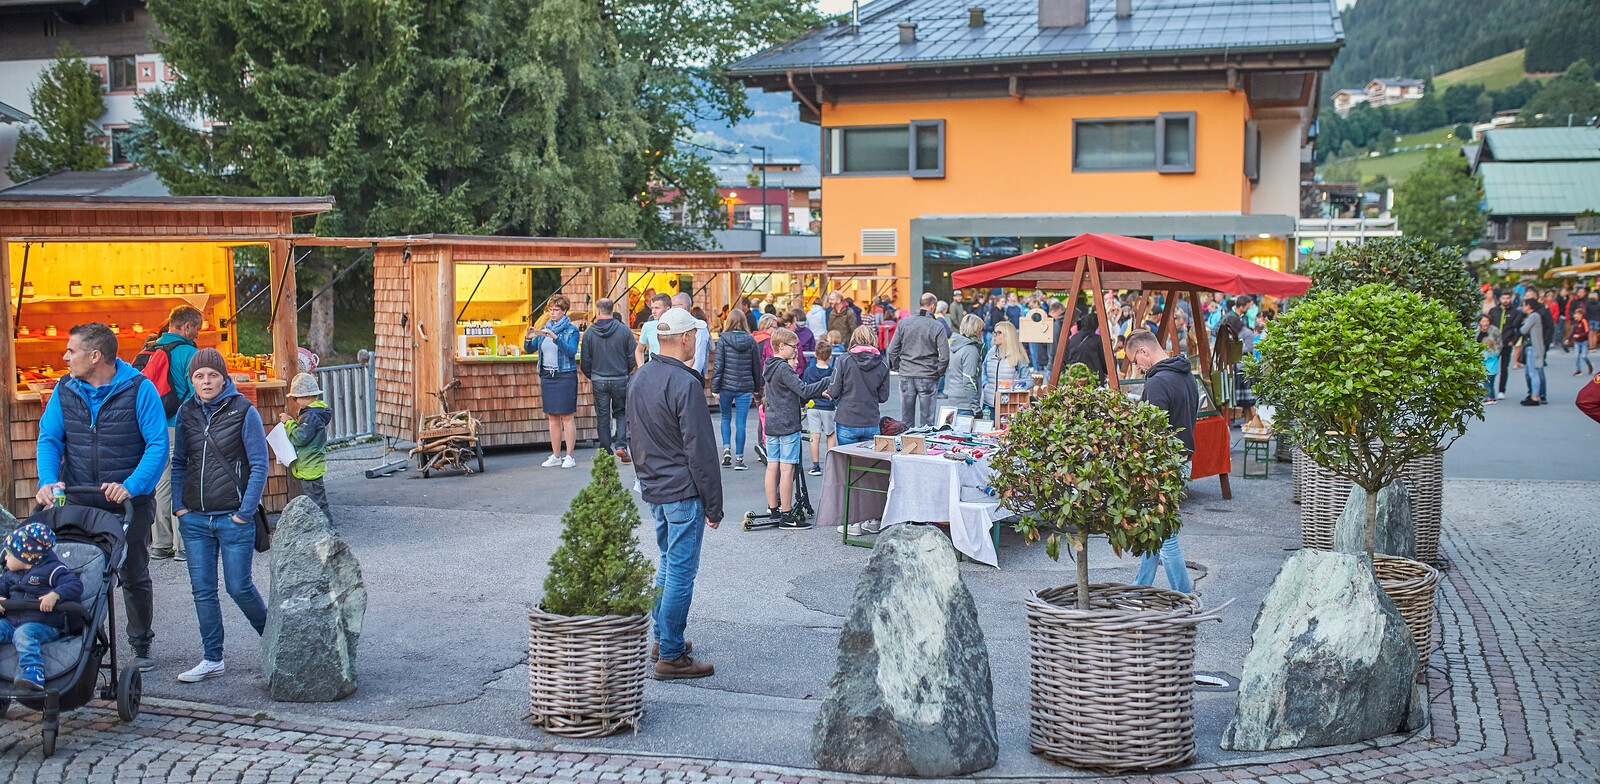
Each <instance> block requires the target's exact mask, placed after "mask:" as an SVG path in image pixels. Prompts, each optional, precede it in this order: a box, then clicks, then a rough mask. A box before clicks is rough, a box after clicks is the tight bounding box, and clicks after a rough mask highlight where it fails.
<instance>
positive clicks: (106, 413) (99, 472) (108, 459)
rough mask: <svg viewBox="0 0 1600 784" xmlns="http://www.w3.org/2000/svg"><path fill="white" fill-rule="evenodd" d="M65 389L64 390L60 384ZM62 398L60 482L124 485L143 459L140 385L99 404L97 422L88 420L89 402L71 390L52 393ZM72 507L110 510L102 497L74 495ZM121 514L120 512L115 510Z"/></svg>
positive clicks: (119, 391) (119, 392) (111, 396)
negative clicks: (62, 433)
mask: <svg viewBox="0 0 1600 784" xmlns="http://www.w3.org/2000/svg"><path fill="white" fill-rule="evenodd" d="M63 386H65V385H63ZM56 396H57V397H59V398H60V399H61V419H62V426H63V428H64V429H65V430H66V438H65V439H64V443H63V444H62V447H61V448H62V466H61V481H62V482H65V483H66V485H67V486H68V487H72V486H75V485H93V486H96V487H98V486H100V485H102V484H105V483H107V482H118V483H121V482H125V481H127V479H128V477H129V476H131V475H132V474H133V470H134V469H135V468H138V467H139V461H140V460H142V459H143V458H144V447H145V444H144V434H143V432H142V431H140V429H139V405H138V402H139V384H137V383H134V384H127V385H125V386H123V387H122V388H121V389H118V390H117V391H115V392H112V393H111V395H110V396H109V397H107V398H106V400H105V402H104V403H101V404H100V413H99V416H98V417H95V418H94V419H93V420H91V418H90V415H89V401H88V400H85V399H84V397H83V395H81V394H79V393H77V392H75V391H73V390H71V389H60V390H57V392H56ZM72 502H73V503H75V504H84V505H88V506H98V507H101V508H111V506H110V505H109V504H108V503H107V502H106V499H105V496H103V495H85V496H73V497H72ZM117 510H118V511H121V507H117Z"/></svg>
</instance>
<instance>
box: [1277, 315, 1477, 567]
mask: <svg viewBox="0 0 1600 784" xmlns="http://www.w3.org/2000/svg"><path fill="white" fill-rule="evenodd" d="M1256 350H1257V351H1258V352H1260V355H1261V358H1260V360H1259V361H1258V360H1255V359H1253V358H1249V359H1247V360H1246V369H1245V372H1246V373H1248V374H1250V375H1252V376H1254V377H1256V378H1257V379H1259V381H1257V382H1256V385H1255V391H1256V396H1257V397H1258V398H1259V399H1260V400H1262V401H1264V402H1267V403H1271V404H1272V405H1274V406H1276V407H1277V415H1276V417H1274V420H1273V421H1274V423H1275V427H1277V428H1278V429H1279V430H1281V431H1287V432H1288V433H1289V434H1290V435H1291V436H1292V437H1293V439H1294V441H1295V443H1296V444H1298V445H1299V446H1300V447H1301V448H1302V449H1304V450H1305V452H1306V455H1307V456H1309V457H1310V458H1311V460H1312V461H1313V462H1315V463H1316V464H1317V465H1320V466H1322V467H1324V468H1326V469H1328V470H1329V471H1332V472H1334V473H1336V474H1339V475H1340V476H1344V477H1348V478H1349V479H1350V480H1351V481H1352V482H1354V483H1356V484H1357V485H1360V486H1361V487H1362V488H1363V489H1365V490H1366V491H1367V512H1366V547H1367V552H1368V553H1371V552H1372V551H1373V539H1374V536H1375V534H1376V529H1375V524H1376V511H1377V509H1376V504H1377V498H1378V491H1379V490H1380V489H1382V488H1383V487H1384V486H1385V485H1387V484H1389V483H1390V482H1393V481H1394V480H1395V479H1397V478H1399V476H1400V471H1401V468H1402V467H1403V466H1404V465H1405V464H1406V463H1407V462H1409V461H1411V460H1414V459H1416V458H1418V457H1422V456H1423V455H1426V454H1429V453H1431V452H1432V451H1433V450H1435V449H1437V448H1439V447H1440V446H1441V445H1443V446H1449V444H1450V443H1453V442H1454V441H1455V439H1457V438H1459V437H1460V436H1461V433H1462V432H1463V431H1465V430H1466V427H1467V421H1468V419H1469V418H1470V417H1476V418H1478V419H1482V418H1483V363H1482V362H1483V360H1482V352H1481V349H1480V347H1479V346H1478V345H1476V344H1475V343H1474V342H1473V336H1472V334H1471V333H1469V332H1467V331H1466V330H1463V329H1462V328H1461V325H1460V324H1459V323H1458V314H1456V313H1454V312H1452V311H1450V310H1447V309H1446V308H1445V306H1444V305H1442V304H1440V303H1439V302H1437V301H1434V300H1431V299H1424V298H1423V297H1422V296H1419V295H1418V294H1415V293H1413V292H1410V291H1400V290H1398V289H1396V288H1394V287H1393V286H1388V285H1385V284H1381V283H1370V284H1367V285H1365V286H1361V287H1359V288H1356V289H1354V290H1352V291H1346V292H1342V293H1337V294H1324V295H1322V296H1317V297H1310V298H1308V299H1307V300H1306V301H1305V302H1302V303H1301V304H1300V305H1299V306H1297V307H1295V308H1294V309H1293V310H1290V311H1289V312H1287V313H1285V314H1283V315H1281V316H1279V317H1278V319H1277V321H1275V322H1273V325H1272V329H1270V330H1268V331H1267V333H1266V334H1265V335H1263V336H1262V337H1261V338H1260V339H1258V340H1257V341H1256Z"/></svg>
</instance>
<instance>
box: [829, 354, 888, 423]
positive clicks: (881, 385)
mask: <svg viewBox="0 0 1600 784" xmlns="http://www.w3.org/2000/svg"><path fill="white" fill-rule="evenodd" d="M833 363H834V366H835V367H836V368H837V369H836V370H834V371H833V378H832V379H830V380H829V382H828V396H829V397H831V398H833V400H834V404H835V405H836V406H837V408H835V409H834V411H835V413H834V420H833V421H834V422H835V423H836V424H840V425H844V426H845V427H877V426H878V420H879V418H880V416H879V414H878V404H879V403H884V402H887V401H888V400H889V365H888V363H886V362H884V361H883V356H882V355H881V354H879V353H878V352H877V351H852V352H849V353H847V354H845V355H844V356H843V357H840V356H839V355H838V354H835V355H834V359H833Z"/></svg>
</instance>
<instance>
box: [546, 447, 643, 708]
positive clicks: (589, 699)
mask: <svg viewBox="0 0 1600 784" xmlns="http://www.w3.org/2000/svg"><path fill="white" fill-rule="evenodd" d="M561 524H562V530H561V545H560V546H559V547H557V548H556V551H555V554H554V555H552V556H550V572H549V574H548V575H546V576H545V580H544V599H543V601H542V602H541V603H540V604H539V605H536V606H534V607H530V608H529V609H528V688H529V694H530V702H531V706H532V707H531V708H530V711H529V718H530V719H531V720H532V722H533V724H534V726H536V727H539V728H540V729H542V730H544V731H545V732H549V733H552V734H555V735H562V736H565V737H571V738H597V737H602V736H605V735H610V734H613V733H615V732H618V731H620V730H622V729H623V728H625V727H634V728H637V727H638V723H639V718H640V717H641V716H643V715H644V681H645V677H646V673H647V670H648V667H649V664H650V662H649V656H648V653H649V648H648V646H647V643H648V634H649V630H650V615H649V613H650V610H651V608H652V607H653V606H654V604H655V599H656V593H657V589H656V587H655V583H654V578H655V569H654V568H653V567H652V566H651V564H650V562H649V561H648V560H646V559H645V557H644V556H643V555H642V554H640V552H639V540H638V538H637V537H635V536H634V529H636V528H638V527H639V510H638V507H636V506H634V503H633V497H632V496H631V495H630V494H629V493H628V491H627V489H626V488H624V487H623V486H622V482H621V480H620V479H618V477H617V464H616V462H615V459H614V458H612V456H611V455H610V454H609V453H606V452H604V451H602V452H600V453H598V454H596V455H595V459H594V469H593V470H592V471H591V472H590V479H589V485H588V486H587V487H585V488H584V489H583V490H581V491H579V492H578V495H577V497H575V498H573V499H572V504H571V505H570V506H569V507H568V508H567V512H566V514H565V515H563V516H562V518H561Z"/></svg>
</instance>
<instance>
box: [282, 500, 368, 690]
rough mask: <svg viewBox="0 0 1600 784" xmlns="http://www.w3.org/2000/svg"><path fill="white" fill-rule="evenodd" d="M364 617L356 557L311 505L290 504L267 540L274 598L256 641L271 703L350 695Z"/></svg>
mask: <svg viewBox="0 0 1600 784" xmlns="http://www.w3.org/2000/svg"><path fill="white" fill-rule="evenodd" d="M366 611H367V589H366V587H365V586H364V585H363V583H362V582H361V564H359V563H357V562H356V557H355V555H354V554H352V553H351V552H350V548H349V547H347V546H346V545H345V543H344V540H342V539H340V538H339V537H338V536H336V535H335V534H334V533H333V528H332V527H331V526H330V525H329V523H328V518H327V517H326V516H325V515H323V514H322V510H321V509H318V508H317V505H316V504H315V503H313V502H312V501H311V499H310V498H307V497H305V496H300V497H298V498H295V499H294V500H293V501H290V502H289V506H288V507H287V508H285V509H284V510H283V515H282V516H281V517H280V518H279V520H278V530H277V533H276V534H274V535H273V539H272V593H271V601H269V602H267V627H266V631H265V632H263V633H262V635H261V659H262V662H263V663H264V666H265V667H266V673H267V689H268V692H269V693H270V695H271V697H272V699H274V700H283V701H285V702H333V701H334V700H338V699H342V698H344V697H348V696H350V694H352V693H354V692H355V690H356V642H357V641H358V640H359V639H360V638H361V619H362V616H364V615H365V614H366Z"/></svg>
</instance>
